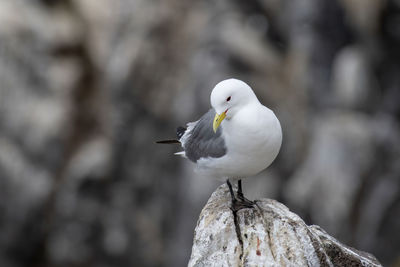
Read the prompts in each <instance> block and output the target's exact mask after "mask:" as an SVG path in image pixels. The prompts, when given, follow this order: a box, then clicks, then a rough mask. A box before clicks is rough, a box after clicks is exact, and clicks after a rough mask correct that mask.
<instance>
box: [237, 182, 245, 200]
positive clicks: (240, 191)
mask: <svg viewBox="0 0 400 267" xmlns="http://www.w3.org/2000/svg"><path fill="white" fill-rule="evenodd" d="M237 184H238V190H237V195H238V198H240V199H243V198H244V196H243V191H242V180H240V179H239V180H238V182H237Z"/></svg>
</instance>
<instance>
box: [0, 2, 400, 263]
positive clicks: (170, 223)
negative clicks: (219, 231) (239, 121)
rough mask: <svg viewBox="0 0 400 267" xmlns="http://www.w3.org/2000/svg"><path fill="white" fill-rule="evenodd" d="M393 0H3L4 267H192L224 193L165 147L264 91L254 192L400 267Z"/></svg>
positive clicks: (399, 75)
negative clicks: (269, 128) (270, 124)
mask: <svg viewBox="0 0 400 267" xmlns="http://www.w3.org/2000/svg"><path fill="white" fill-rule="evenodd" d="M399 47H400V3H399V1H396V0H386V1H383V0H370V1H362V0H322V1H321V0H319V1H317V0H304V1H288V0H285V1H279V0H258V1H257V0H251V1H227V0H221V1H201V2H191V1H183V0H181V1H179V0H165V1H148V0H116V1H108V0H65V1H62V0H58V1H57V0H8V1H7V0H3V1H0V148H1V149H0V200H1V201H0V266H6V267H7V266H11V267H14V266H15V267H17V266H183V265H186V264H187V262H188V260H189V257H190V249H191V244H192V239H193V231H194V228H195V224H196V220H197V218H198V215H199V214H200V210H201V208H202V207H203V206H204V204H205V203H206V201H207V199H208V197H209V196H210V195H211V193H212V192H213V191H214V190H215V189H216V188H217V186H218V184H219V183H218V182H214V181H211V180H208V179H205V178H204V177H198V176H197V175H196V174H195V173H193V171H192V167H193V166H192V165H191V164H190V163H188V162H186V161H185V160H183V159H180V158H177V157H174V156H172V154H173V153H174V152H176V151H178V148H177V147H170V146H157V145H155V144H154V140H157V139H163V138H166V137H167V138H169V137H174V134H175V131H174V130H175V127H176V126H178V125H182V124H184V123H185V122H187V121H190V120H195V119H197V118H198V117H199V116H200V115H201V114H202V113H203V112H205V111H206V110H207V109H208V108H209V94H210V92H211V89H212V87H213V86H214V85H215V84H216V83H217V82H219V81H220V80H222V79H225V78H229V77H236V78H239V79H242V80H244V81H246V82H247V83H249V84H250V85H251V86H252V87H253V89H254V90H255V91H256V93H257V95H258V96H259V98H260V100H261V101H262V102H263V103H264V104H265V105H267V106H269V107H271V108H272V109H273V110H274V111H275V113H276V114H277V116H278V118H279V119H280V121H281V124H282V127H283V132H284V141H283V147H282V150H281V153H280V155H279V156H278V158H277V160H276V161H275V162H274V163H273V165H272V166H271V167H270V168H269V169H268V170H266V171H264V172H263V173H261V174H260V175H258V176H257V177H255V178H252V179H249V180H245V181H244V190H245V192H246V194H247V195H248V196H249V197H250V198H257V197H269V198H275V199H277V200H279V201H281V202H283V203H285V204H286V205H287V206H288V207H289V208H290V209H292V210H293V211H295V212H297V213H298V214H299V215H300V216H301V217H302V218H303V219H305V220H306V222H307V223H315V224H318V225H320V226H321V227H323V228H324V229H325V230H326V231H327V232H328V233H329V234H331V235H333V236H334V237H336V238H337V239H339V240H340V241H342V242H344V243H346V244H348V245H350V246H353V247H355V248H358V249H360V250H364V251H368V252H370V253H372V254H374V255H375V256H376V257H377V258H378V260H379V261H381V262H382V263H383V264H384V265H394V264H396V263H397V264H399V262H400V254H399V251H400V234H399V233H400V192H399V191H400V126H399V122H400V50H399Z"/></svg>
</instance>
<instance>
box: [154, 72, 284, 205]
mask: <svg viewBox="0 0 400 267" xmlns="http://www.w3.org/2000/svg"><path fill="white" fill-rule="evenodd" d="M210 100H211V106H212V109H210V110H209V111H208V112H207V113H206V114H204V115H203V116H202V117H201V118H200V119H199V120H198V121H195V122H190V123H188V124H187V128H183V127H179V128H178V130H177V135H178V140H172V141H171V140H169V141H160V142H159V143H171V142H179V143H180V144H181V145H182V148H183V149H184V151H182V152H179V153H176V154H179V155H182V156H184V157H186V158H188V159H189V160H191V161H192V162H194V163H196V165H197V166H196V170H197V171H199V172H201V173H204V174H205V175H207V176H210V177H214V178H216V179H219V180H223V181H226V182H227V183H228V186H229V189H230V192H231V195H232V201H233V208H234V209H235V210H237V209H240V208H243V207H250V206H252V204H253V203H252V202H251V201H249V200H247V199H246V198H244V196H243V194H242V188H241V179H243V178H248V177H251V176H254V175H256V174H257V173H259V172H261V171H262V170H264V169H265V168H267V167H268V166H269V165H270V164H271V163H272V162H273V161H274V159H275V158H276V156H277V155H278V153H279V150H280V147H281V144H282V129H281V125H280V123H279V120H278V118H277V117H276V116H275V114H274V112H273V111H272V110H270V109H269V108H267V107H266V106H264V105H262V104H261V103H260V101H259V100H258V99H257V96H256V95H255V94H254V92H253V90H252V89H251V88H250V86H248V85H247V84H246V83H244V82H243V81H240V80H237V79H228V80H224V81H221V82H220V83H218V84H217V85H216V86H215V87H214V89H213V90H212V92H211V97H210ZM229 180H233V181H238V194H237V196H238V198H239V200H238V199H236V197H235V195H234V193H233V191H232V186H231V184H230V182H229ZM238 203H239V204H238ZM235 206H236V208H235Z"/></svg>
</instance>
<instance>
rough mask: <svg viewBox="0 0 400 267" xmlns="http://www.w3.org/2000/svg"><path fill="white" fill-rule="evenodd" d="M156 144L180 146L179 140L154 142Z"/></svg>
mask: <svg viewBox="0 0 400 267" xmlns="http://www.w3.org/2000/svg"><path fill="white" fill-rule="evenodd" d="M156 143H157V144H180V143H181V142H179V140H175V139H170V140H160V141H156Z"/></svg>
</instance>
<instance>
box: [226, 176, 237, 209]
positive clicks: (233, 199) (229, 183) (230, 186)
mask: <svg viewBox="0 0 400 267" xmlns="http://www.w3.org/2000/svg"><path fill="white" fill-rule="evenodd" d="M226 184H227V185H228V187H229V192H230V193H231V198H232V204H233V203H234V202H236V197H235V193H233V189H232V184H231V182H229V179H226Z"/></svg>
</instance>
